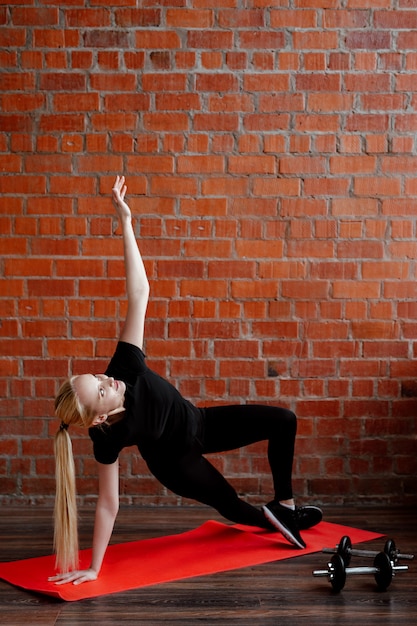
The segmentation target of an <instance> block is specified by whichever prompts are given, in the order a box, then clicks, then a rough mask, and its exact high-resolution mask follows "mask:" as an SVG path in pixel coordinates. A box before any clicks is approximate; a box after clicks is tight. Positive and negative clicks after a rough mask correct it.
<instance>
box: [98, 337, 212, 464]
mask: <svg viewBox="0 0 417 626" xmlns="http://www.w3.org/2000/svg"><path fill="white" fill-rule="evenodd" d="M106 374H107V375H108V376H113V377H114V378H115V379H116V380H122V381H123V382H124V383H125V384H126V393H125V403H124V406H125V411H124V413H123V414H122V415H123V417H122V418H121V419H119V421H116V422H115V423H114V424H107V423H105V424H104V425H101V426H94V427H92V428H90V429H89V435H90V437H91V439H92V441H93V449H94V457H95V458H96V460H97V461H98V462H99V463H105V464H109V463H114V462H115V461H116V459H117V458H118V456H119V453H120V451H121V450H122V448H125V447H126V446H132V445H137V446H138V448H139V451H140V453H141V454H142V456H143V458H144V459H145V460H146V459H150V458H152V456H154V455H158V456H159V455H160V454H166V455H169V456H178V455H182V454H183V453H184V452H185V451H186V450H187V449H188V448H189V447H190V446H191V445H192V444H193V442H194V439H195V437H196V435H197V434H198V433H199V430H200V428H201V419H202V414H201V411H200V410H199V409H198V408H197V407H195V406H194V405H193V404H191V402H189V401H188V400H185V399H184V398H183V397H182V396H181V394H180V393H179V391H178V390H177V389H176V388H175V387H174V386H173V385H171V383H169V382H168V381H167V380H165V379H164V378H162V377H161V376H159V375H158V374H156V373H155V372H153V371H152V370H150V369H149V368H148V366H147V365H146V363H145V355H144V353H143V352H142V350H140V348H138V347H137V346H134V345H132V344H130V343H126V342H124V341H119V343H118V344H117V348H116V351H115V353H114V355H113V357H112V359H111V361H110V363H109V366H108V367H107V370H106Z"/></svg>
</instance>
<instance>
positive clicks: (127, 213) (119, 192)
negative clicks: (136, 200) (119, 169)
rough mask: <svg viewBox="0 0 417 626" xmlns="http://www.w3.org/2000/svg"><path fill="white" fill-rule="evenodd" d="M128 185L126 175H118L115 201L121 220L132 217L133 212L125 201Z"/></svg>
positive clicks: (115, 185) (114, 187)
mask: <svg viewBox="0 0 417 626" xmlns="http://www.w3.org/2000/svg"><path fill="white" fill-rule="evenodd" d="M126 191H127V187H126V185H125V177H124V176H117V178H116V180H115V182H114V185H113V189H112V192H113V201H114V204H115V207H116V211H117V214H118V216H119V218H120V219H121V220H124V219H131V217H132V213H131V210H130V208H129V206H128V204H127V203H126V202H125V195H126Z"/></svg>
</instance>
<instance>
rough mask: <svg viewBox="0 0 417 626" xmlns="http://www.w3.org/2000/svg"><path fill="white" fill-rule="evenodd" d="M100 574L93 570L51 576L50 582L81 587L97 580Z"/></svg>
mask: <svg viewBox="0 0 417 626" xmlns="http://www.w3.org/2000/svg"><path fill="white" fill-rule="evenodd" d="M97 577H98V574H97V572H96V571H95V570H93V569H83V570H75V571H74V572H66V573H65V574H57V575H56V576H50V577H49V578H48V580H49V582H51V583H55V584H56V585H64V584H65V583H73V584H74V585H80V584H81V583H86V582H88V581H89V580H97Z"/></svg>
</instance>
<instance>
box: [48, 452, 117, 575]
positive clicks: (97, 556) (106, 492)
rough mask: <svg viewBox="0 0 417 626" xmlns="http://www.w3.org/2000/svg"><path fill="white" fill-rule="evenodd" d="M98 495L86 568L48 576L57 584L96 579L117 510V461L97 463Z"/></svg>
mask: <svg viewBox="0 0 417 626" xmlns="http://www.w3.org/2000/svg"><path fill="white" fill-rule="evenodd" d="M98 481H99V495H98V501H97V507H96V516H95V520H94V534H93V550H92V556H91V564H90V567H89V568H88V569H85V570H75V571H72V572H66V573H63V574H57V575H56V576H52V577H51V578H49V580H50V581H51V582H55V583H56V584H57V585H63V584H65V583H73V584H74V585H79V584H80V583H85V582H88V581H89V580H96V579H97V577H98V575H99V573H100V569H101V565H102V563H103V559H104V555H105V554H106V550H107V546H108V544H109V541H110V537H111V534H112V532H113V526H114V522H115V520H116V516H117V513H118V510H119V461H116V462H115V463H112V464H110V465H103V464H102V463H98Z"/></svg>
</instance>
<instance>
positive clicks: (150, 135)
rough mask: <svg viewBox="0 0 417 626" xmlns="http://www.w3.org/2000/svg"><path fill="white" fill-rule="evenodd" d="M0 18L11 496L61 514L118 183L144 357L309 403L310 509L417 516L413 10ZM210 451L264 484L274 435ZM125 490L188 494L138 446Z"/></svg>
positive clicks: (222, 393)
mask: <svg viewBox="0 0 417 626" xmlns="http://www.w3.org/2000/svg"><path fill="white" fill-rule="evenodd" d="M0 24H1V29H0V63H1V68H2V73H1V93H0V105H1V113H0V128H1V135H0V167H1V174H2V176H1V178H0V184H1V196H0V207H1V218H0V219H1V236H0V246H1V261H0V272H1V277H2V280H1V294H0V295H1V297H0V302H1V324H0V334H1V349H0V355H1V356H0V389H1V401H0V407H1V413H0V415H1V417H0V427H1V432H0V479H1V494H2V498H3V501H11V502H20V501H22V502H27V501H38V502H42V501H48V502H49V501H50V500H51V498H52V495H53V492H54V479H53V458H52V435H53V433H54V431H55V429H56V421H55V419H54V418H53V410H52V405H53V400H52V399H53V396H54V393H55V391H56V389H57V387H58V384H59V383H60V382H61V380H62V379H63V378H64V377H65V376H67V375H68V374H70V373H72V372H74V373H79V372H85V371H90V370H93V371H100V370H102V369H103V367H104V366H105V364H106V361H107V358H108V357H109V356H110V355H111V353H112V350H113V348H114V346H115V338H116V337H117V335H118V332H119V330H120V320H122V319H123V315H124V312H125V302H124V299H123V296H124V281H123V265H122V260H121V254H122V244H121V240H120V236H119V235H118V234H116V235H114V234H113V229H114V222H113V216H114V213H113V209H112V206H111V202H110V200H109V190H110V188H111V184H112V181H113V179H114V177H115V175H116V174H117V173H121V172H123V173H124V174H125V175H126V177H127V179H128V184H129V200H130V203H131V205H132V207H133V209H134V212H135V214H136V215H137V224H136V228H137V235H138V240H139V242H140V247H141V249H142V252H143V254H144V257H145V260H146V265H147V269H148V271H149V276H150V279H151V288H152V292H151V301H150V306H149V315H148V324H147V330H146V351H147V353H148V355H149V361H150V364H151V366H153V367H154V368H155V369H157V370H158V371H159V372H161V373H163V374H166V375H167V376H168V377H169V379H170V380H172V381H173V382H174V383H175V384H176V385H178V387H179V388H180V390H181V391H182V392H183V393H184V394H185V395H186V396H187V397H189V398H190V399H191V400H193V401H195V402H197V403H199V404H206V403H207V404H211V403H217V402H222V403H224V402H238V403H240V402H245V401H250V402H255V401H256V402H265V403H273V404H275V403H278V404H282V405H285V406H288V407H291V408H292V409H293V410H294V411H296V413H297V414H298V416H299V436H298V443H297V455H296V460H295V467H294V470H295V489H296V493H297V495H298V496H299V497H301V498H302V499H303V500H307V499H314V500H316V501H322V502H331V503H338V502H349V501H353V502H358V501H361V500H366V501H371V502H373V501H378V502H387V503H389V502H394V501H395V502H396V501H403V502H411V501H415V499H416V494H417V485H416V469H417V466H416V458H417V454H416V451H417V450H416V408H417V402H416V399H415V396H416V395H417V383H415V376H416V372H417V364H416V360H415V356H416V354H415V352H416V347H417V344H416V341H415V338H416V331H417V320H416V318H417V304H416V295H417V286H416V285H417V283H416V280H415V267H416V260H417V243H416V215H417V159H416V150H417V147H416V130H417V91H416V90H417V10H416V9H415V5H414V0H378V2H370V1H369V0H348V1H347V2H345V1H344V2H341V0H277V1H275V2H265V1H264V0H251V1H248V2H243V1H241V0H216V1H213V0H194V1H193V0H190V1H187V2H186V1H185V0H179V1H178V0H172V1H170V0H166V1H161V2H156V1H155V3H153V2H152V1H151V0H148V1H147V0H143V2H139V1H138V2H136V1H135V0H119V1H117V2H114V3H108V2H104V0H95V1H94V2H93V1H92V2H88V3H85V2H81V1H80V0H75V1H73V0H71V1H70V0H68V1H67V2H66V1H65V0H64V1H62V2H52V1H50V2H48V0H44V1H42V2H36V1H35V0H32V1H30V0H22V1H20V2H15V3H10V2H7V3H6V2H3V1H2V2H0ZM74 448H75V451H76V455H77V469H78V472H79V481H78V484H79V492H80V495H81V496H83V501H88V500H89V499H90V498H91V497H93V494H95V493H96V478H95V468H94V462H93V460H92V458H91V450H90V443H89V440H88V439H87V438H85V437H83V436H81V433H78V434H76V435H75V437H74ZM215 462H216V464H217V465H218V466H219V467H220V468H221V469H223V470H224V471H225V472H226V473H227V475H228V476H229V477H230V478H231V479H232V480H233V482H234V484H235V485H236V486H237V487H238V489H239V490H240V491H242V492H243V493H245V494H247V495H249V496H250V497H251V499H252V500H253V501H261V500H263V499H264V498H265V497H267V496H268V495H269V493H270V491H271V483H270V479H269V475H268V469H267V464H266V461H265V448H264V445H257V446H252V447H250V448H249V449H247V450H244V451H241V452H236V453H230V454H227V455H224V456H223V457H222V458H219V459H215ZM122 492H123V494H124V495H123V501H125V502H129V501H134V502H148V503H149V502H157V503H162V502H165V503H166V502H170V503H172V502H176V498H175V497H174V496H172V494H170V493H167V492H165V490H164V489H162V488H161V487H160V486H159V485H158V484H157V483H156V481H155V480H154V479H153V478H152V477H151V476H150V475H149V474H148V473H147V471H146V468H145V467H144V463H143V461H142V460H141V459H140V458H139V457H138V456H136V455H134V454H132V453H131V451H127V452H126V453H124V454H123V457H122Z"/></svg>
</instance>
